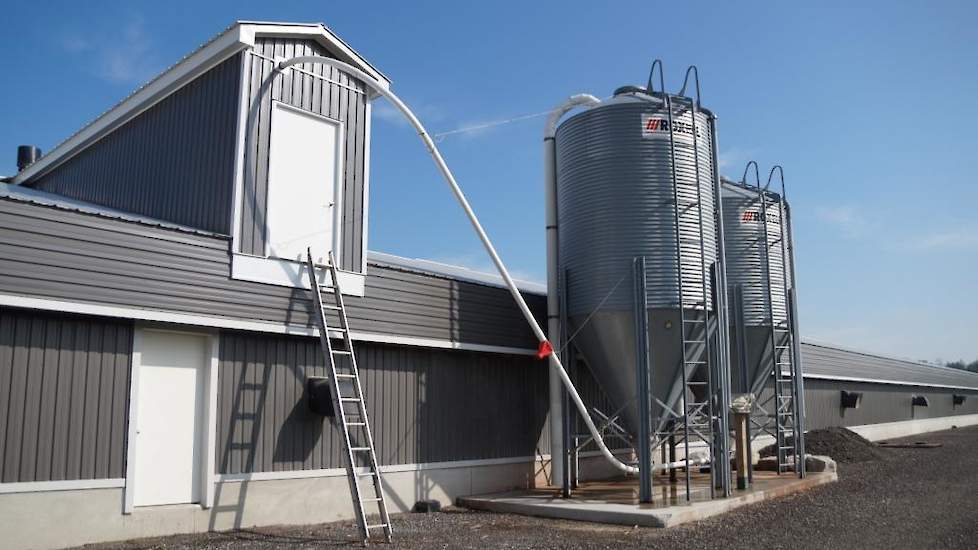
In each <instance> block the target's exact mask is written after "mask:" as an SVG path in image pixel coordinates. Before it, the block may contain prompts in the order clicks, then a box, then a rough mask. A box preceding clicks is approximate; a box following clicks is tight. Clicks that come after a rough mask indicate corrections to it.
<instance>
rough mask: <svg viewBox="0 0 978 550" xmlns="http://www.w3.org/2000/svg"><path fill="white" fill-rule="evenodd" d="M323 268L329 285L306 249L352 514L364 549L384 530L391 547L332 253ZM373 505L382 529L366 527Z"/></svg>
mask: <svg viewBox="0 0 978 550" xmlns="http://www.w3.org/2000/svg"><path fill="white" fill-rule="evenodd" d="M321 267H324V268H325V269H326V271H328V272H329V276H330V281H329V283H327V284H323V283H321V282H320V281H319V278H318V276H317V274H316V268H317V265H316V264H315V263H314V262H313V259H312V251H311V250H308V249H307V251H306V269H307V271H308V273H309V287H310V292H311V293H312V300H313V305H314V307H315V312H316V314H315V317H316V323H317V328H319V341H320V344H321V345H322V349H323V355H324V356H325V357H326V364H327V366H329V372H330V375H331V376H330V381H331V382H332V384H331V390H332V391H331V394H332V398H333V410H334V411H336V416H337V417H338V419H339V421H340V428H341V430H342V432H343V448H344V450H345V452H346V475H347V479H348V481H349V483H350V492H351V494H352V497H353V509H354V512H355V514H356V518H357V524H358V525H359V527H360V534H361V535H362V536H363V540H364V543H366V542H368V541H369V540H370V533H371V531H377V530H381V529H382V530H383V532H384V538H385V539H386V540H387V542H391V540H392V538H393V529H392V528H391V520H390V516H389V515H388V513H387V503H386V501H385V500H384V489H383V483H382V480H381V477H380V468H379V467H378V465H377V453H376V451H375V450H374V440H373V435H372V434H371V433H370V422H369V420H368V418H367V407H366V402H365V401H364V398H363V388H362V386H361V385H360V371H359V369H358V368H357V357H356V354H355V353H354V351H353V340H352V339H351V338H350V324H349V321H348V319H347V316H346V306H345V305H344V304H343V293H342V292H341V291H340V285H339V280H338V276H337V272H336V262H335V261H334V259H333V253H332V252H330V253H329V263H328V264H327V265H325V266H321ZM324 294H325V295H331V296H332V303H327V301H326V300H324ZM327 312H331V313H333V314H335V315H336V317H337V319H338V321H339V322H338V326H337V327H335V328H331V327H330V326H329V323H328V322H327ZM337 334H338V335H339V338H337V339H342V341H343V347H342V348H335V347H333V339H332V338H331V337H332V336H333V335H337ZM347 407H350V408H347ZM351 409H352V410H351ZM358 459H360V460H358ZM361 464H363V466H361ZM361 480H366V481H367V482H368V483H369V484H370V486H372V487H373V495H366V496H365V495H364V494H363V489H364V487H362V486H361V484H360V482H361ZM369 505H374V506H376V509H377V513H378V514H379V516H380V523H376V524H370V523H368V515H367V510H368V508H367V507H368V506H369Z"/></svg>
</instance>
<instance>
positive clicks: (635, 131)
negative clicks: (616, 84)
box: [556, 87, 717, 434]
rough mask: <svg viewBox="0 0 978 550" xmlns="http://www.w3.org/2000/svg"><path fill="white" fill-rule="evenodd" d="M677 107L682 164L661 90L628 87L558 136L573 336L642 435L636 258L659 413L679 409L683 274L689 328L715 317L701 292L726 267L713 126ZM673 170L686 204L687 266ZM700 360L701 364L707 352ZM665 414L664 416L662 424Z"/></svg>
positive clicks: (702, 113) (561, 233)
mask: <svg viewBox="0 0 978 550" xmlns="http://www.w3.org/2000/svg"><path fill="white" fill-rule="evenodd" d="M673 100H674V101H673V103H672V109H673V113H672V119H673V122H672V124H673V131H672V136H673V139H674V143H675V166H673V161H672V151H671V148H670V131H669V126H668V124H669V117H668V111H667V109H666V101H665V96H664V95H663V94H660V93H653V94H650V93H648V92H646V90H645V89H641V88H634V87H626V88H622V89H620V90H618V91H617V92H616V94H615V96H614V97H613V98H611V99H609V100H607V101H604V102H602V103H601V104H599V105H597V106H595V107H592V108H590V109H588V110H587V111H584V112H581V113H578V114H576V115H574V116H572V117H570V118H568V119H567V120H565V121H564V122H563V123H562V124H561V125H560V126H559V128H558V129H557V132H556V150H557V157H556V165H557V205H558V206H557V209H558V217H559V220H560V222H559V228H558V240H559V269H560V273H561V274H562V275H563V276H564V278H565V283H564V286H565V289H566V294H565V295H566V303H565V304H564V309H565V312H566V315H567V319H568V323H569V326H568V327H567V329H568V332H569V333H573V334H575V339H574V341H575V344H576V345H577V347H578V348H579V349H580V350H581V352H582V353H583V354H584V356H585V359H586V360H587V362H588V364H589V366H590V368H591V370H592V372H593V374H594V375H595V377H596V378H597V380H598V382H599V383H600V384H601V386H602V389H603V390H604V391H605V393H606V394H607V395H608V396H609V397H610V398H611V399H612V400H613V401H614V402H615V404H616V405H618V406H625V408H624V410H623V412H622V417H623V419H624V423H625V426H626V428H628V429H629V431H631V432H632V433H633V434H634V433H636V429H637V426H638V424H639V423H638V408H637V405H636V399H635V398H636V391H635V380H636V379H635V364H636V361H635V334H634V330H635V324H634V292H633V284H632V266H633V260H634V259H635V258H636V257H639V256H644V257H645V258H646V261H647V265H648V275H647V296H646V297H647V300H648V306H649V310H648V311H649V335H650V340H651V357H650V363H651V364H652V365H653V367H652V374H651V388H652V396H653V397H654V398H655V400H656V402H657V403H659V404H660V405H661V409H663V410H664V409H667V408H668V409H672V410H674V411H675V410H680V409H681V407H679V406H678V404H679V403H680V398H681V397H682V394H683V390H682V369H683V360H682V352H683V350H682V336H681V332H680V325H681V318H680V314H679V308H680V297H679V276H680V273H682V277H683V281H682V288H683V300H682V303H683V304H685V306H686V307H685V309H686V317H687V319H696V318H702V317H704V313H703V311H704V307H705V308H706V309H708V310H712V309H713V304H712V301H711V300H710V299H707V300H706V304H705V305H704V304H703V296H704V290H705V293H706V295H707V296H710V295H711V292H712V289H711V288H710V278H709V276H706V277H704V276H703V266H706V267H707V269H709V268H710V267H711V266H712V265H713V264H714V262H716V261H717V242H716V235H717V224H716V219H715V211H714V192H715V189H714V183H715V180H714V166H713V158H714V154H713V150H712V147H713V143H714V141H713V135H712V132H713V117H712V114H711V113H710V112H709V111H706V110H702V109H701V110H698V112H697V113H696V115H695V120H694V115H693V110H692V102H691V101H690V100H688V99H687V98H679V97H675V96H673ZM694 135H695V140H694ZM694 141H695V143H696V149H695V151H694V145H693V144H694ZM697 163H698V168H697ZM674 173H675V183H676V190H677V192H678V195H679V203H680V205H683V207H682V209H681V212H680V215H679V228H678V229H679V243H680V244H681V247H682V253H681V257H682V265H681V266H680V265H679V263H680V262H679V258H678V256H679V254H678V253H677V235H676V207H675V200H674V198H673V197H674V195H673V174H674ZM697 174H698V179H697ZM697 208H700V209H702V219H701V217H700V214H701V213H700V212H699V211H698V210H697ZM700 223H703V224H704V225H703V227H702V232H701V228H700ZM701 235H702V238H701ZM701 241H702V242H701ZM701 245H702V246H701ZM701 250H702V254H701ZM701 260H702V261H701ZM704 286H706V288H705V289H704ZM702 326H703V325H701V327H702ZM699 330H700V332H702V330H703V329H702V328H701V329H699ZM694 332H695V331H694ZM689 334H690V333H689V332H687V337H690V336H689ZM694 337H695V336H694ZM699 338H700V339H701V340H704V341H705V339H704V338H703V337H702V335H700V336H699ZM697 353H698V354H700V355H702V353H703V349H702V346H701V347H700V348H699V349H698V350H694V351H693V354H694V355H695V354H697ZM691 360H695V357H694V358H690V357H688V356H687V363H689V361H691ZM702 362H703V363H705V361H702ZM703 370H705V369H703ZM689 374H690V376H693V377H697V376H698V377H700V378H702V377H703V376H704V375H703V374H702V373H689ZM663 410H660V411H659V414H658V416H660V417H664V416H665V415H664V413H663Z"/></svg>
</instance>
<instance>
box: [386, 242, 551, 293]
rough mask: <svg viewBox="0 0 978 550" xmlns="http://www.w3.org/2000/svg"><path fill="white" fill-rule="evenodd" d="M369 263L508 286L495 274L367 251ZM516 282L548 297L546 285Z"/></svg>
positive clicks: (521, 288)
mask: <svg viewBox="0 0 978 550" xmlns="http://www.w3.org/2000/svg"><path fill="white" fill-rule="evenodd" d="M367 261H369V262H370V263H374V264H380V265H384V266H388V267H393V268H397V269H403V270H405V271H413V272H416V273H425V274H428V275H438V276H441V277H445V278H447V279H455V280H459V281H468V282H470V283H479V284H483V285H489V286H498V287H505V286H506V285H505V283H503V278H502V277H500V276H499V275H497V274H495V273H486V272H484V271H476V270H474V269H469V268H467V267H462V266H458V265H451V264H444V263H440V262H435V261H431V260H424V259H420V258H404V257H402V256H395V255H394V254H387V253H384V252H375V251H373V250H369V251H367ZM515 282H516V287H517V288H519V289H520V290H521V291H522V292H525V293H527V294H536V295H540V296H546V294H547V285H545V284H541V283H536V282H533V281H521V280H516V281H515Z"/></svg>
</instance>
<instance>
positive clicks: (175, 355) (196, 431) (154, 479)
mask: <svg viewBox="0 0 978 550" xmlns="http://www.w3.org/2000/svg"><path fill="white" fill-rule="evenodd" d="M207 349H208V346H207V338H206V337H204V336H194V335H192V334H180V333H175V332H162V331H151V330H144V331H143V332H142V342H141V345H140V350H139V351H140V362H139V366H138V368H139V375H138V379H139V382H138V384H139V387H138V389H137V397H136V403H137V405H136V411H137V412H136V442H135V443H136V457H135V480H134V483H135V493H134V497H133V504H134V505H136V506H148V505H156V504H179V503H189V502H200V493H201V491H200V488H201V474H202V471H203V468H202V467H201V461H202V451H201V449H202V434H203V429H204V426H203V418H204V372H205V366H206V365H207V363H208V361H207Z"/></svg>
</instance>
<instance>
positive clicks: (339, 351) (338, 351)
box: [333, 349, 350, 355]
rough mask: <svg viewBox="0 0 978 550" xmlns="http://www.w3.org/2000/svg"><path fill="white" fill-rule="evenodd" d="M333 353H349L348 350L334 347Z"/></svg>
mask: <svg viewBox="0 0 978 550" xmlns="http://www.w3.org/2000/svg"><path fill="white" fill-rule="evenodd" d="M333 355H350V350H345V349H334V350H333Z"/></svg>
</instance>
